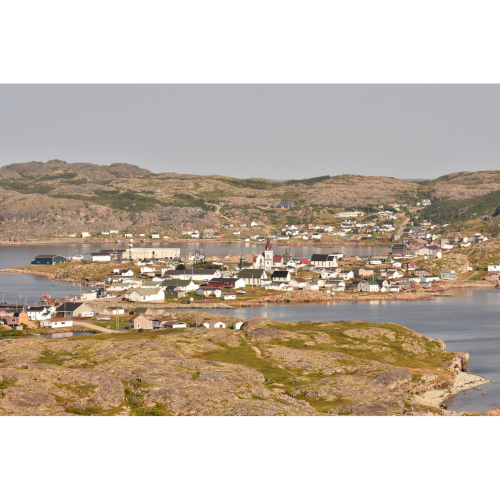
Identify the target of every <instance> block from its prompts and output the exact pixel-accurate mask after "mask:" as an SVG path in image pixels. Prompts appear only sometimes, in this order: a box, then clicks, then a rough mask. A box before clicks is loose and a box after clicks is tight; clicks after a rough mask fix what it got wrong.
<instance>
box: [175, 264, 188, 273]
mask: <svg viewBox="0 0 500 500" xmlns="http://www.w3.org/2000/svg"><path fill="white" fill-rule="evenodd" d="M175 269H176V270H177V271H184V269H186V266H185V265H184V264H177V267H176V268H175Z"/></svg>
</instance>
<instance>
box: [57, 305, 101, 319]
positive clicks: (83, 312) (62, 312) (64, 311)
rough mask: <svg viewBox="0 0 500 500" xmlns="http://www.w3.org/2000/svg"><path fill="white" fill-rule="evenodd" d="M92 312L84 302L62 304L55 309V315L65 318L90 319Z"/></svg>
mask: <svg viewBox="0 0 500 500" xmlns="http://www.w3.org/2000/svg"><path fill="white" fill-rule="evenodd" d="M94 312H95V311H94V309H93V308H92V307H91V306H89V305H88V304H86V303H85V302H64V303H63V304H61V305H60V306H59V307H58V308H57V309H56V314H57V315H58V316H63V317H65V318H79V317H81V318H92V317H93V316H94Z"/></svg>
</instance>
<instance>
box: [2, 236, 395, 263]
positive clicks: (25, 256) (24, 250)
mask: <svg viewBox="0 0 500 500" xmlns="http://www.w3.org/2000/svg"><path fill="white" fill-rule="evenodd" d="M135 246H136V247H139V246H141V247H143V246H146V247H160V246H161V247H165V248H180V249H181V255H187V254H188V252H194V251H195V250H201V251H202V252H203V253H204V254H205V255H206V256H207V257H213V256H216V257H225V256H226V255H233V256H237V255H241V254H248V253H255V254H256V253H259V252H262V251H263V250H264V244H261V245H256V244H254V243H241V242H237V243H224V242H216V241H210V242H209V241H194V240H193V241H185V242H182V243H163V242H162V243H153V244H148V245H142V244H141V243H135ZM116 248H127V244H126V243H121V244H120V243H106V244H104V243H74V244H73V243H72V244H56V245H12V246H11V245H2V246H0V269H8V268H9V267H15V266H26V265H28V264H29V263H30V262H31V261H32V260H33V259H34V258H35V256H36V255H39V254H47V253H48V254H59V255H62V256H63V257H68V256H70V255H71V256H74V255H83V256H84V258H85V259H90V252H96V251H97V250H113V249H116ZM287 249H288V247H286V246H275V247H274V250H275V253H276V254H282V253H284V252H285V251H286V250H287ZM290 251H291V253H292V255H293V256H294V257H297V258H299V257H300V258H301V257H311V255H312V254H313V253H317V252H319V253H328V252H341V253H343V254H344V255H351V256H355V255H359V256H360V257H367V256H370V255H377V254H380V253H387V252H389V251H390V248H389V247H388V246H385V245H374V246H367V245H352V246H339V247H335V248H319V247H290Z"/></svg>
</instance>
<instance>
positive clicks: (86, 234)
mask: <svg viewBox="0 0 500 500" xmlns="http://www.w3.org/2000/svg"><path fill="white" fill-rule="evenodd" d="M82 238H90V233H89V232H87V231H83V233H82Z"/></svg>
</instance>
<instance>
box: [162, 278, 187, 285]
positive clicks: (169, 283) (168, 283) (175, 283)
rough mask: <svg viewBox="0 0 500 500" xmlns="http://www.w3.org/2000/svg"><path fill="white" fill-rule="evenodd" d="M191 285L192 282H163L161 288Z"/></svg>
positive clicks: (175, 280) (173, 280)
mask: <svg viewBox="0 0 500 500" xmlns="http://www.w3.org/2000/svg"><path fill="white" fill-rule="evenodd" d="M191 283H193V280H178V279H172V280H164V281H163V283H162V284H161V286H188V285H190V284H191Z"/></svg>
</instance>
